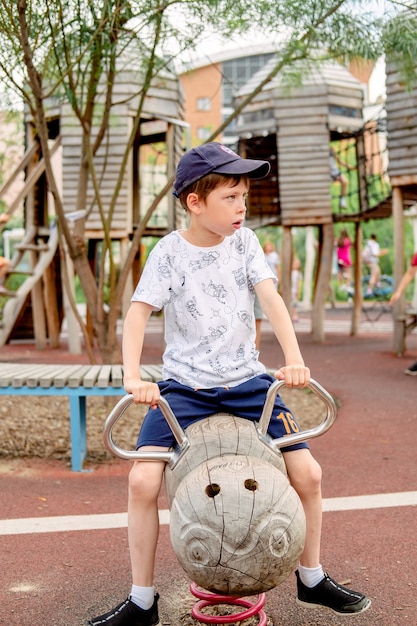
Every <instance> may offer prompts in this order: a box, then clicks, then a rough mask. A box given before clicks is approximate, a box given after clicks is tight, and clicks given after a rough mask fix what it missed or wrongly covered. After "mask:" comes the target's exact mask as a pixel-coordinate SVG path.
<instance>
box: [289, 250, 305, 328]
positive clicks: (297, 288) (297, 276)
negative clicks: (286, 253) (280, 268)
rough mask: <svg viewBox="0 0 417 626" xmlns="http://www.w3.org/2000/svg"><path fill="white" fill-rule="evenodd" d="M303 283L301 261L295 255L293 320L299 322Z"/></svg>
mask: <svg viewBox="0 0 417 626" xmlns="http://www.w3.org/2000/svg"><path fill="white" fill-rule="evenodd" d="M302 284H303V274H302V272H301V261H300V259H299V258H298V257H294V259H293V262H292V267H291V317H292V321H293V322H298V309H299V306H300V298H301V287H302Z"/></svg>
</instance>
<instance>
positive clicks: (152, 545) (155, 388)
mask: <svg viewBox="0 0 417 626" xmlns="http://www.w3.org/2000/svg"><path fill="white" fill-rule="evenodd" d="M269 168H270V166H269V163H267V162H265V161H256V160H250V159H241V158H240V157H239V156H238V155H237V154H235V153H234V152H232V151H231V150H230V149H229V148H227V147H225V146H222V145H221V144H218V143H209V144H205V145H203V146H200V147H199V148H194V149H192V150H190V151H189V152H187V153H186V154H185V155H184V156H183V157H182V159H181V160H180V163H179V165H178V169H177V175H176V181H175V184H174V188H175V192H174V193H175V195H176V196H177V197H179V199H180V201H181V204H182V206H183V207H184V208H185V210H186V211H187V212H188V216H189V226H188V228H186V229H185V230H182V231H175V232H172V233H170V234H169V235H167V236H165V237H164V238H163V239H161V240H160V241H159V243H158V244H157V245H156V246H155V248H154V250H153V251H152V253H151V254H150V256H149V259H148V261H147V263H146V265H145V268H144V271H143V274H142V277H141V279H140V281H139V284H138V286H137V287H136V290H135V293H134V295H133V297H132V303H131V306H130V308H129V310H128V312H127V315H126V318H125V322H124V329H123V363H124V386H125V389H126V391H127V392H128V393H131V394H132V395H133V398H134V401H135V402H136V403H142V404H149V405H150V406H151V408H150V410H149V412H148V414H147V416H146V418H145V420H144V423H143V425H142V428H141V431H140V434H139V440H138V444H137V447H138V448H141V449H142V450H150V449H152V450H155V449H161V448H163V449H167V448H169V447H170V446H171V445H172V444H173V442H174V438H173V435H172V433H171V431H170V429H169V427H168V425H167V423H166V422H165V420H164V418H163V417H162V415H161V412H160V410H159V409H158V408H157V406H156V405H157V402H158V399H159V397H160V393H161V394H163V395H166V397H167V399H168V401H169V404H170V406H171V408H172V410H173V412H174V414H175V415H176V417H177V418H178V421H179V422H180V424H181V426H182V427H183V428H184V429H185V428H186V427H187V426H188V425H189V424H190V423H191V422H192V421H193V420H196V419H197V420H198V419H203V418H204V417H207V416H209V415H211V414H213V413H217V412H221V411H222V412H226V413H232V414H235V415H239V416H241V417H244V418H247V419H252V420H257V419H259V417H260V414H261V411H262V408H263V405H264V400H265V395H266V392H267V389H268V388H269V386H270V385H271V383H272V382H273V381H274V378H273V377H272V376H269V375H268V374H266V372H265V367H264V366H263V365H262V364H261V363H260V362H259V361H258V352H257V350H256V349H255V345H254V341H255V322H254V312H253V311H254V297H255V292H256V295H257V296H258V298H259V301H260V303H261V305H262V308H263V310H264V312H265V315H266V316H267V318H268V319H269V321H270V323H271V325H272V328H273V330H274V333H275V335H276V337H277V339H278V341H279V343H280V344H281V348H282V350H283V353H284V357H285V363H286V364H285V366H283V367H281V368H280V369H278V370H277V372H276V373H275V377H276V378H277V379H280V380H285V382H286V384H287V385H288V386H289V387H304V386H306V385H307V384H308V381H309V377H310V372H309V369H308V368H307V367H306V366H305V365H304V361H303V358H302V356H301V353H300V350H299V347H298V343H297V339H296V336H295V333H294V329H293V325H292V322H291V319H290V316H289V314H288V312H287V309H286V307H285V304H284V302H283V300H282V298H281V296H279V294H278V293H277V290H276V286H275V283H276V278H275V277H274V275H273V273H272V271H271V269H270V268H269V267H268V264H267V262H266V260H265V255H264V253H263V251H262V248H261V246H260V245H259V242H258V240H257V238H256V235H255V234H254V233H253V232H252V231H251V230H249V229H247V228H244V227H243V221H244V219H245V215H246V205H245V202H246V198H247V195H248V189H249V179H251V178H253V179H255V178H263V177H265V176H266V175H267V174H268V172H269ZM162 308H163V309H164V318H165V340H166V349H165V353H164V358H163V361H164V367H163V377H164V380H163V381H162V382H161V383H159V384H158V385H157V384H155V383H148V382H145V381H142V380H141V379H140V369H139V363H140V357H141V352H142V346H143V341H144V334H145V326H146V323H147V320H148V318H149V316H150V314H151V313H152V311H154V310H160V309H162ZM282 411H285V412H288V409H287V408H286V407H285V406H284V405H283V403H282V400H281V398H280V397H279V396H277V400H276V405H275V408H274V413H273V415H274V416H275V419H274V418H272V419H271V423H270V427H269V432H270V434H271V435H272V437H274V438H276V437H280V436H282V435H283V434H285V430H284V426H283V423H282V421H281V420H280V419H279V418H278V417H277V416H279V415H280V413H282ZM293 427H294V430H297V425H296V424H295V423H294V424H293ZM283 453H284V458H285V462H286V466H287V471H288V476H289V479H290V481H291V483H292V485H293V487H294V488H295V489H296V491H297V493H298V494H299V496H300V498H301V501H302V503H303V506H304V510H305V514H306V520H307V537H306V544H305V548H304V552H303V554H302V557H301V559H300V561H301V562H300V566H299V570H298V572H297V585H298V601H299V602H301V603H302V604H304V605H306V606H316V605H324V606H328V607H330V608H332V609H333V610H335V611H336V612H338V613H347V614H349V613H350V614H352V613H360V612H362V611H364V610H366V609H367V608H368V607H369V604H370V601H369V600H368V599H367V598H366V597H365V596H363V595H362V594H359V593H356V592H352V591H349V590H348V589H346V588H344V587H341V586H339V585H337V584H336V583H335V582H334V581H333V580H332V579H330V578H329V577H328V576H327V574H324V572H323V570H322V568H321V565H320V554H319V553H320V534H321V514H322V513H321V492H320V482H321V470H320V467H319V465H318V463H317V462H316V461H315V460H314V459H313V457H312V455H311V454H310V451H309V448H308V445H307V444H306V443H300V444H296V445H294V446H290V447H287V448H284V449H283ZM163 471H164V464H163V463H159V462H156V461H152V462H146V461H138V462H135V463H134V465H133V467H132V469H131V472H130V476H129V503H128V520H129V522H128V536H129V549H130V557H131V565H132V578H133V585H132V590H131V594H130V596H129V598H128V599H127V600H125V601H124V602H122V603H121V604H120V605H119V606H118V607H116V608H115V609H113V610H112V611H110V612H109V613H106V614H104V615H102V616H100V617H98V618H96V619H93V620H91V621H90V622H89V624H92V625H93V626H94V625H97V626H98V625H99V624H101V625H103V624H106V625H107V626H158V625H159V624H160V622H159V617H158V604H157V603H158V597H159V596H158V594H156V595H155V592H154V587H153V572H154V560H155V550H156V543H157V539H158V509H157V497H158V493H159V489H160V486H161V482H162V477H163Z"/></svg>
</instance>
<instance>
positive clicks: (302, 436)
mask: <svg viewBox="0 0 417 626" xmlns="http://www.w3.org/2000/svg"><path fill="white" fill-rule="evenodd" d="M284 385H285V381H283V380H277V381H275V382H273V383H272V385H271V386H270V388H269V389H268V393H267V394H266V398H265V404H264V408H263V411H262V414H261V417H260V420H259V423H258V426H257V429H258V432H259V434H260V436H261V437H262V438H265V435H266V432H267V430H268V426H269V422H270V421H271V417H272V411H273V408H274V402H275V398H276V396H277V394H278V391H279V389H281V387H283V386H284ZM308 387H309V389H311V391H312V392H313V393H314V394H315V395H317V396H318V397H319V398H320V399H321V400H322V401H323V403H324V405H325V406H326V409H327V414H326V418H325V419H324V421H323V422H321V423H320V424H319V425H318V426H315V427H314V428H310V429H309V430H305V431H302V432H300V433H293V434H291V435H284V437H279V438H278V439H273V440H272V441H270V445H273V446H274V447H277V448H279V447H285V446H289V445H293V444H295V443H299V442H300V441H305V440H306V439H312V438H313V437H318V436H319V435H322V434H323V433H325V432H326V431H327V430H329V428H330V426H332V424H333V422H334V421H335V419H336V412H337V410H336V404H335V401H334V400H333V398H332V396H331V395H330V394H329V393H328V392H327V391H326V390H325V389H324V388H323V387H322V386H321V385H319V383H318V382H316V381H315V380H313V379H312V378H311V379H310V382H309V384H308ZM132 404H133V396H132V394H127V395H125V396H123V398H121V400H119V402H118V403H117V404H116V405H115V407H114V408H113V410H112V411H111V413H110V414H109V416H108V417H107V419H106V421H105V423H104V430H103V442H104V446H105V448H106V449H107V450H108V451H109V452H111V454H114V455H115V456H118V457H120V458H121V459H127V460H139V461H163V462H165V463H170V464H175V463H176V462H178V458H179V454H180V456H182V454H184V452H185V450H186V449H187V448H188V447H189V445H190V442H189V440H188V438H187V435H186V434H185V432H184V430H183V429H182V428H181V426H180V424H179V422H178V420H177V418H176V417H175V415H174V413H173V412H172V409H171V407H170V406H169V404H168V402H167V400H166V399H165V398H164V397H163V396H161V397H160V398H159V401H158V406H159V408H160V409H161V411H162V414H163V416H164V417H165V419H166V421H167V423H168V425H169V427H170V428H171V430H172V433H173V435H174V437H175V440H176V441H177V443H178V446H179V448H180V450H179V451H178V450H164V451H160V452H158V451H156V450H152V451H151V450H147V451H146V452H141V451H140V450H125V449H123V448H120V447H119V446H118V445H116V443H115V442H114V440H113V428H114V427H115V425H116V423H117V422H118V421H119V420H120V418H121V417H122V416H123V414H124V413H125V411H126V410H127V409H128V408H129V406H131V405H132Z"/></svg>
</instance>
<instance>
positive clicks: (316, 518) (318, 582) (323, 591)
mask: <svg viewBox="0 0 417 626" xmlns="http://www.w3.org/2000/svg"><path fill="white" fill-rule="evenodd" d="M283 456H284V460H285V464H286V467H287V472H288V478H289V480H290V483H291V484H292V486H293V487H294V489H295V490H296V492H297V493H298V496H299V498H300V500H301V503H302V505H303V508H304V513H305V516H306V541H305V545H304V550H303V553H302V555H301V557H300V568H299V570H298V571H297V572H296V576H297V595H298V598H297V601H298V603H299V604H301V605H302V606H304V607H308V608H315V607H327V608H329V609H331V610H332V611H334V612H335V613H338V614H343V615H354V614H357V613H363V612H364V611H366V610H367V609H368V608H369V607H370V605H371V601H370V600H369V598H367V597H366V596H364V595H363V594H362V593H359V592H357V591H352V590H350V589H348V588H347V587H343V586H342V585H339V584H338V583H337V582H336V581H334V580H333V579H332V578H330V576H329V575H328V574H325V573H324V572H323V569H322V567H321V564H320V543H321V521H322V498H321V468H320V465H319V464H318V463H317V461H316V460H315V459H314V458H313V456H312V455H311V453H310V450H308V449H307V448H303V449H301V450H293V451H291V452H285V448H284V450H283Z"/></svg>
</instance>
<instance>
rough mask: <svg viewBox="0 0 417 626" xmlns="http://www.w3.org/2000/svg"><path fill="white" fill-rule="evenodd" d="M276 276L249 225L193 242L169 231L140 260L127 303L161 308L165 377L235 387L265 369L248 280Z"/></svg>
mask: <svg viewBox="0 0 417 626" xmlns="http://www.w3.org/2000/svg"><path fill="white" fill-rule="evenodd" d="M267 278H272V279H273V280H274V281H275V282H276V279H275V277H274V275H273V273H272V271H271V269H270V268H269V267H268V264H267V262H266V260H265V255H264V253H263V250H262V248H261V246H260V244H259V241H258V239H257V237H256V235H255V233H254V232H253V231H251V230H250V229H248V228H241V229H240V230H239V231H236V232H235V233H234V234H233V235H231V236H230V237H225V239H224V240H223V241H222V243H220V244H219V245H217V246H214V247H207V248H206V247H204V248H201V247H199V246H194V245H192V244H190V243H188V242H187V241H186V240H185V239H184V237H183V236H182V235H181V231H174V232H172V233H170V234H169V235H166V236H165V237H163V238H162V239H161V240H160V241H159V242H158V243H157V244H156V246H155V248H154V249H153V250H152V252H151V253H150V255H149V258H148V260H147V262H146V264H145V268H144V270H143V273H142V276H141V278H140V281H139V283H138V285H137V287H136V289H135V292H134V294H133V296H132V301H133V302H134V301H139V302H146V303H147V304H150V305H151V306H152V307H154V309H155V310H158V311H159V310H161V309H164V320H165V341H166V349H165V352H164V358H163V363H164V364H163V370H162V374H163V377H164V379H168V378H173V379H175V380H177V381H178V382H180V383H182V384H184V385H187V386H189V387H192V388H200V389H208V388H212V387H221V386H230V387H232V386H235V385H238V384H240V383H242V382H245V381H247V380H249V379H250V378H253V377H254V376H257V375H259V374H262V373H264V372H265V367H264V365H262V363H260V362H259V361H258V352H257V350H256V349H255V344H254V341H255V321H254V320H255V317H254V297H255V292H254V286H255V285H256V284H257V283H258V282H260V281H262V280H265V279H267Z"/></svg>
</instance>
